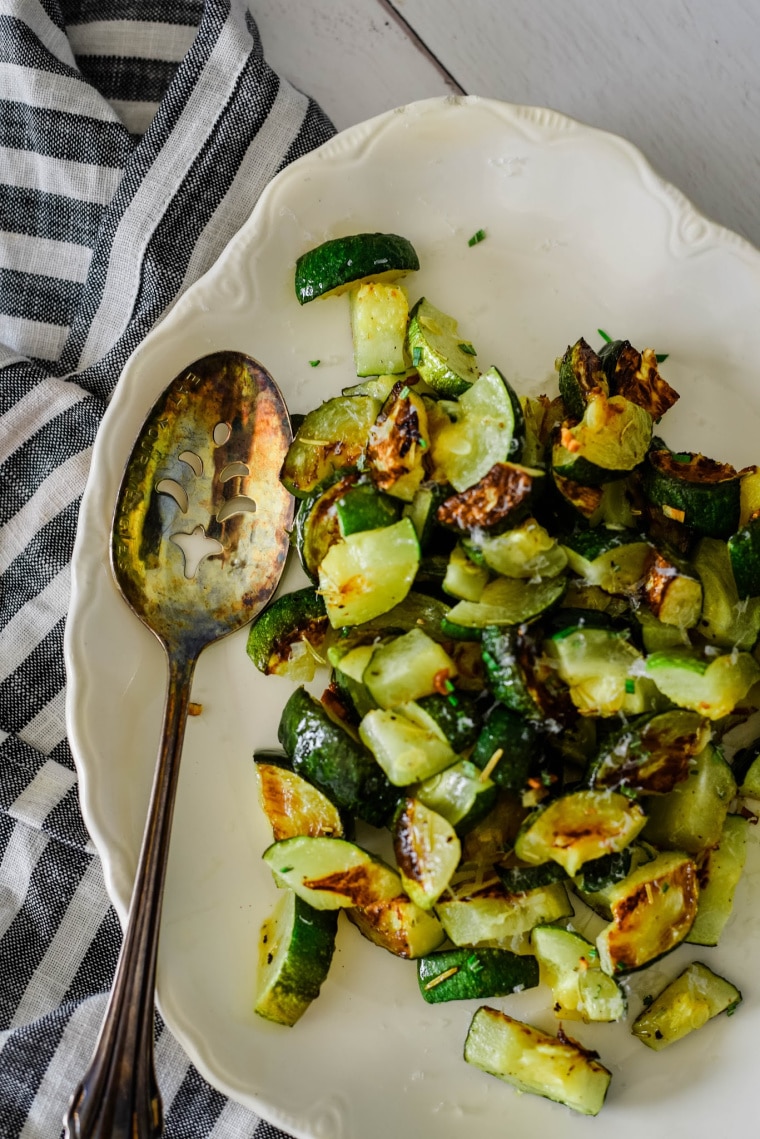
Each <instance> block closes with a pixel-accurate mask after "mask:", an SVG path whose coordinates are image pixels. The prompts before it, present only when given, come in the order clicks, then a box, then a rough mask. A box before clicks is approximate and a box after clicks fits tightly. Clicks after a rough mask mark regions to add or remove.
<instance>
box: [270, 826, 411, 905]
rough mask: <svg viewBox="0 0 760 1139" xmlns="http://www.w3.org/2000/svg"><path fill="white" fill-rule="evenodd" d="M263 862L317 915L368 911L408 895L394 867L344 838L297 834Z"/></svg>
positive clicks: (274, 845)
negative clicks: (354, 908)
mask: <svg viewBox="0 0 760 1139" xmlns="http://www.w3.org/2000/svg"><path fill="white" fill-rule="evenodd" d="M262 857H263V859H264V862H265V863H266V864H267V866H268V867H269V869H270V870H271V871H272V874H273V875H274V877H275V881H277V882H278V883H280V884H281V885H283V886H289V887H290V889H292V890H294V891H295V892H296V894H297V895H298V897H299V898H302V899H303V900H304V901H305V902H308V903H309V905H311V906H314V908H315V909H318V910H337V909H344V908H346V907H348V906H367V905H370V904H371V903H373V902H378V901H383V900H388V899H391V898H395V897H397V896H398V895H399V894H403V892H404V891H403V889H402V888H401V879H400V878H399V876H398V874H397V872H396V871H395V870H394V869H393V868H392V867H391V866H389V865H388V864H387V863H386V862H383V860H382V859H381V858H378V857H377V856H376V855H374V854H370V853H369V851H367V850H364V849H363V848H362V847H360V846H357V845H356V844H355V843H353V842H347V841H346V839H343V838H325V837H318V838H312V837H311V836H309V835H296V836H295V837H293V838H286V839H282V840H281V841H280V842H274V843H272V845H271V846H268V847H267V849H266V850H265V851H264V854H263V855H262Z"/></svg>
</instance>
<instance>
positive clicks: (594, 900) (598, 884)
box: [573, 841, 658, 922]
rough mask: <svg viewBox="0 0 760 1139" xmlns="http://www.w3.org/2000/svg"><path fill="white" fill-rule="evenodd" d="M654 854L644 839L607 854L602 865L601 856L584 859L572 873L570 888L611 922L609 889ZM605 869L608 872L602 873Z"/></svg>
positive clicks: (611, 889) (610, 893)
mask: <svg viewBox="0 0 760 1139" xmlns="http://www.w3.org/2000/svg"><path fill="white" fill-rule="evenodd" d="M657 853H658V852H657V850H656V849H655V847H653V846H650V845H649V843H648V842H642V841H637V842H632V843H631V845H630V846H627V847H626V848H625V850H621V851H619V852H618V853H617V854H615V855H611V856H610V861H609V863H608V864H607V867H606V868H604V860H603V859H595V860H594V861H593V862H587V863H586V865H585V866H584V867H583V868H582V869H581V872H580V873H579V874H577V875H576V876H575V879H574V882H573V885H574V888H575V890H576V892H577V894H578V896H579V897H580V898H582V899H583V901H584V902H585V903H586V905H587V906H589V908H590V909H592V910H593V911H594V913H595V914H598V915H599V917H600V918H604V920H605V921H608V922H609V921H612V908H611V897H612V891H613V890H614V889H615V887H616V886H617V884H618V883H619V882H622V881H623V880H624V879H626V878H628V876H629V875H630V874H632V873H633V871H634V870H636V869H638V867H639V866H643V865H644V864H645V863H646V862H651V861H652V860H653V859H654V858H656V857H657ZM600 867H602V868H603V869H602V873H601V874H600V875H599V874H597V871H598V870H599V868H600ZM605 869H606V870H607V871H608V872H605Z"/></svg>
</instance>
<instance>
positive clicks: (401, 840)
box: [392, 797, 462, 910]
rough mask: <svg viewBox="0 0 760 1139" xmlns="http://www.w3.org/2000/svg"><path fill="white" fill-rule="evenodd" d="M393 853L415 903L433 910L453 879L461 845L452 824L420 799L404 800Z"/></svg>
mask: <svg viewBox="0 0 760 1139" xmlns="http://www.w3.org/2000/svg"><path fill="white" fill-rule="evenodd" d="M392 833H393V853H394V855H395V858H396V865H397V866H398V868H399V870H400V872H401V884H402V886H403V887H404V891H405V892H406V893H407V894H408V895H409V897H410V898H411V899H412V901H413V902H415V903H416V904H417V905H418V906H420V907H421V908H422V909H423V910H429V909H431V908H432V907H433V906H434V905H435V903H436V902H437V901H438V898H439V897H440V896H441V894H442V893H443V891H444V890H445V889H446V887H447V886H448V884H449V882H450V881H451V877H452V875H453V873H454V871H455V870H456V868H457V866H458V865H459V859H460V857H461V854H462V848H461V845H460V842H459V839H458V837H457V834H456V831H455V830H454V828H453V826H452V825H451V823H450V822H448V820H447V819H445V818H444V817H443V815H439V814H438V812H437V811H433V810H431V809H430V807H427V806H425V804H424V803H423V802H422V801H421V800H420V799H416V798H413V797H409V798H407V799H405V800H403V801H402V803H401V804H400V805H399V809H398V811H397V812H396V816H395V818H394V820H393V828H392Z"/></svg>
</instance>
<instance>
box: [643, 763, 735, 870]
mask: <svg viewBox="0 0 760 1139" xmlns="http://www.w3.org/2000/svg"><path fill="white" fill-rule="evenodd" d="M735 794H736V780H735V779H734V776H733V772H732V771H731V768H730V766H729V765H728V764H727V763H726V761H725V759H724V758H723V755H722V754H721V752H720V751H719V749H718V748H716V747H714V746H713V745H712V744H708V745H707V747H705V748H703V749H702V751H701V752H699V754H698V755H697V756H695V758H694V759H693V761H692V764H691V770H690V772H689V774H688V776H687V778H686V779H685V780H684V781H683V782H681V783H678V784H677V786H676V787H674V788H673V790H672V791H670V792H668V794H667V795H658V796H657V797H656V798H653V799H649V800H648V801H647V804H646V809H647V816H648V817H647V824H646V827H645V828H644V833H643V837H644V838H645V839H647V840H648V841H649V842H652V843H654V845H655V846H660V847H670V848H671V849H673V848H675V849H677V850H685V851H686V852H687V853H688V854H700V853H701V852H702V851H704V850H709V849H710V848H711V847H714V846H717V845H718V843H719V842H720V839H721V834H722V833H723V827H724V824H725V822H726V816H727V814H728V810H729V807H730V806H731V800H732V799H733V797H734V795H735Z"/></svg>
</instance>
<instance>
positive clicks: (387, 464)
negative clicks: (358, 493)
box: [367, 384, 429, 502]
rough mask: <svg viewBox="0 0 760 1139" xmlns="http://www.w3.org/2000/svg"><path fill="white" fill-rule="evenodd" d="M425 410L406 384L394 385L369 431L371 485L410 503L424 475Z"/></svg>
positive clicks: (426, 435)
mask: <svg viewBox="0 0 760 1139" xmlns="http://www.w3.org/2000/svg"><path fill="white" fill-rule="evenodd" d="M428 438H429V437H428V425H427V412H426V410H425V404H424V402H423V400H422V397H421V396H418V395H417V394H416V392H413V391H412V389H411V388H410V387H409V386H408V385H407V384H402V385H400V386H399V388H398V390H397V389H396V388H394V389H393V390H392V392H391V394H390V396H389V397H388V399H387V401H386V402H385V404H384V405H383V409H382V411H381V413H380V415H379V416H378V419H377V422H376V423H375V425H374V427H373V428H372V429H371V431H370V433H369V439H368V442H367V462H368V463H369V467H370V470H371V472H372V478H373V480H374V482H375V485H376V486H377V487H378V488H379V489H380V490H384V491H385V492H386V493H387V494H391V495H393V496H394V498H399V499H401V500H402V501H403V502H412V501H413V499H414V496H415V494H416V493H417V491H418V490H419V487H420V483H421V482H422V480H423V478H424V477H425V465H424V461H423V460H424V456H425V454H426V452H427V448H428V445H429V443H428Z"/></svg>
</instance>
